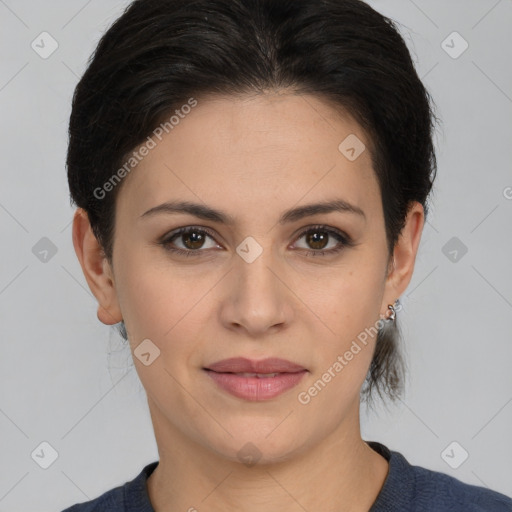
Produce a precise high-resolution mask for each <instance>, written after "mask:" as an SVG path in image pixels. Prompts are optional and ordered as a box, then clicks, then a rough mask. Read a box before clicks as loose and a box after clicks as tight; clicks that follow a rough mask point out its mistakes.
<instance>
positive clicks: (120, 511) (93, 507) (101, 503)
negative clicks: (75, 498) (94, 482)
mask: <svg viewBox="0 0 512 512" xmlns="http://www.w3.org/2000/svg"><path fill="white" fill-rule="evenodd" d="M123 487H124V486H119V487H116V488H115V489H110V490H109V491H107V492H105V493H103V494H102V495H101V496H98V497H97V498H95V499H93V500H90V501H86V502H82V503H76V504H75V505H72V506H71V507H69V508H66V509H65V510H63V511H62V512H103V511H105V510H109V511H111V512H124V510H125V506H124V496H123V494H124V489H123Z"/></svg>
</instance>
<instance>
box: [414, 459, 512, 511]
mask: <svg viewBox="0 0 512 512" xmlns="http://www.w3.org/2000/svg"><path fill="white" fill-rule="evenodd" d="M411 467H412V470H413V471H414V474H415V482H416V497H417V498H416V499H417V502H418V503H420V504H421V503H424V504H427V503H435V504H436V511H439V512H444V511H445V510H446V511H447V512H448V511H458V510H461V511H462V510H463V511H464V512H512V499H511V498H509V497H507V496H505V495H504V494H501V493H499V492H497V491H493V490H491V489H487V488H486V487H480V486H477V485H470V484H467V483H464V482H461V481H460V480H458V479H456V478H454V477H452V476H449V475H446V474H444V473H441V472H437V471H432V470H429V469H426V468H423V467H420V466H411Z"/></svg>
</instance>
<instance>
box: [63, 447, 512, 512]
mask: <svg viewBox="0 0 512 512" xmlns="http://www.w3.org/2000/svg"><path fill="white" fill-rule="evenodd" d="M367 443H368V445H369V446H370V447H371V448H373V449H374V450H375V451H377V452H378V453H380V454H381V455H382V456H383V457H385V458H386V460H387V461H388V462H389V471H388V475H387V477H386V480H385V482H384V485H383V487H382V489H381V491H380V493H379V495H378V496H377V499H376V500H375V502H374V504H373V505H372V507H371V508H370V510H369V512H512V499H511V498H509V497H507V496H505V495H504V494H500V493H498V492H496V491H491V490H489V489H486V488H485V487H479V486H476V485H469V484H465V483H463V482H461V481H459V480H457V479H456V478H453V477H451V476H448V475H445V474H444V473H440V472H437V471H431V470H429V469H425V468H422V467H420V466H412V465H411V464H409V462H407V460H406V459H405V457H404V456H403V455H401V454H400V453H398V452H394V451H390V450H389V449H388V448H387V447H386V446H384V445H383V444H381V443H377V442H375V441H367ZM157 465H158V461H156V462H152V463H151V464H148V465H147V466H146V467H145V468H144V469H143V470H142V471H141V472H140V473H139V474H138V475H137V476H136V477H135V478H134V479H133V480H131V481H130V482H127V483H125V484H124V485H121V486H119V487H116V488H114V489H111V490H110V491H107V492H105V493H104V494H102V495H101V496H99V497H98V498H96V499H94V500H92V501H88V502H86V503H79V504H77V505H73V506H72V507H70V508H67V509H65V510H63V511H62V512H155V511H154V509H153V507H152V506H151V502H150V501H149V495H148V491H147V487H146V480H147V478H148V477H149V475H151V473H152V472H153V470H154V469H155V468H156V467H157Z"/></svg>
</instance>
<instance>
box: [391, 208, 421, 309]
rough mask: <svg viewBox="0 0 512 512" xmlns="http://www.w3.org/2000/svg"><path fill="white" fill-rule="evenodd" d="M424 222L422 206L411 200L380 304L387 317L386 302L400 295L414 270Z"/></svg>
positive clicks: (393, 300)
mask: <svg viewBox="0 0 512 512" xmlns="http://www.w3.org/2000/svg"><path fill="white" fill-rule="evenodd" d="M424 222H425V212H424V209H423V206H422V205H421V204H420V203H418V202H417V201H413V202H412V203H411V205H410V207H409V211H408V214H407V219H406V222H405V225H404V228H403V229H402V232H401V233H400V236H399V238H398V241H397V243H396V245H395V248H394V250H393V257H392V259H391V261H390V265H389V268H388V275H387V278H386V284H385V290H384V297H383V301H382V304H381V310H383V311H384V313H382V314H383V315H385V316H386V317H387V315H388V304H393V303H394V302H395V300H396V299H398V298H399V297H400V295H402V293H403V292H404V291H405V289H406V288H407V286H408V285H409V282H410V281H411V278H412V274H413V272H414V263H415V261H416V253H417V251H418V247H419V245H420V240H421V234H422V232H423V225H424Z"/></svg>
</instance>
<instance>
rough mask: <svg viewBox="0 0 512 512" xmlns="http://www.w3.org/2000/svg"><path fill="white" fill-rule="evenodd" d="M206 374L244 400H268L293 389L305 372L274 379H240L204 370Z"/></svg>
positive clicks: (232, 374)
mask: <svg viewBox="0 0 512 512" xmlns="http://www.w3.org/2000/svg"><path fill="white" fill-rule="evenodd" d="M206 373H207V374H208V375H209V376H210V377H211V378H212V379H213V380H214V381H215V382H216V383H217V385H219V386H220V387H221V388H222V389H224V390H225V391H227V392H228V393H231V394H232V395H234V396H236V397H238V398H243V399H245V400H253V401H257V400H268V399H270V398H274V397H276V396H278V395H280V394H281V393H284V392H285V391H288V390H289V389H291V388H293V387H295V386H296V385H297V384H298V383H299V382H300V380H301V379H302V377H304V375H305V374H306V373H307V370H303V371H301V372H296V373H280V374H279V375H276V376H275V377H262V378H261V379H260V378H258V377H242V376H241V375H237V374H235V373H217V372H214V371H212V370H206Z"/></svg>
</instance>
